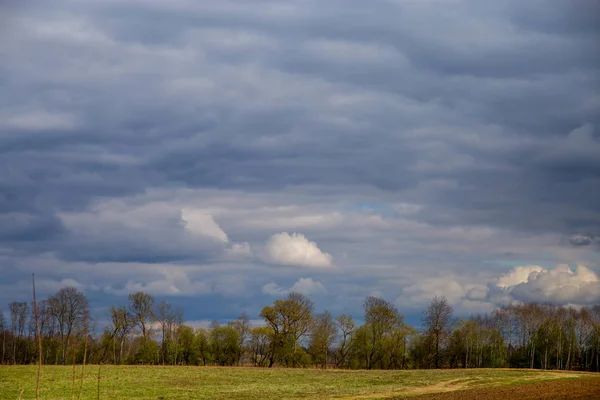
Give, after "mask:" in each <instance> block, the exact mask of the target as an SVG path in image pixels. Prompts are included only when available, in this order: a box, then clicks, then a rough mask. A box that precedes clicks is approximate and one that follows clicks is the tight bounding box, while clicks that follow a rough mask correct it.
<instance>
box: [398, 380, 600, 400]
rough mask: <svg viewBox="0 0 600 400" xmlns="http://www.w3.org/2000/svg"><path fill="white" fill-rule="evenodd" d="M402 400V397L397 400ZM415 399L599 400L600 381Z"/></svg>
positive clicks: (417, 398)
mask: <svg viewBox="0 0 600 400" xmlns="http://www.w3.org/2000/svg"><path fill="white" fill-rule="evenodd" d="M396 399H400V397H396ZM409 399H411V400H412V399H415V400H469V399H477V400H538V399H553V400H554V399H556V400H562V399H565V400H566V399H569V400H570V399H580V400H581V399H586V400H588V399H589V400H600V378H597V377H594V378H592V377H589V378H588V377H585V378H581V379H566V380H563V379H559V380H549V381H541V382H534V383H523V384H520V385H512V386H500V387H493V388H480V389H467V390H460V389H459V390H453V391H450V392H443V393H433V394H431V393H430V394H424V395H419V396H414V397H413V396H411V397H409Z"/></svg>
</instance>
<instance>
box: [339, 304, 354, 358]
mask: <svg viewBox="0 0 600 400" xmlns="http://www.w3.org/2000/svg"><path fill="white" fill-rule="evenodd" d="M335 322H336V324H337V327H338V329H339V330H340V332H341V339H342V340H341V342H340V345H339V347H338V349H337V359H336V363H335V366H336V367H340V366H342V365H344V364H345V363H346V360H347V358H348V353H349V351H350V335H352V332H354V329H356V324H355V323H354V321H353V320H352V316H351V315H346V314H342V315H340V316H339V317H337V318H336V320H335Z"/></svg>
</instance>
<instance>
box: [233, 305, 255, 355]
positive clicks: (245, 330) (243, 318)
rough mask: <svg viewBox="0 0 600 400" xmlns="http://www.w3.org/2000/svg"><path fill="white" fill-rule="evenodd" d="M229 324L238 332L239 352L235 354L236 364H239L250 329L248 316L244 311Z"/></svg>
mask: <svg viewBox="0 0 600 400" xmlns="http://www.w3.org/2000/svg"><path fill="white" fill-rule="evenodd" d="M229 326H230V327H232V328H233V329H235V331H236V332H237V333H238V350H239V354H238V356H237V364H238V365H239V364H240V363H241V362H242V357H243V356H244V348H245V345H246V341H247V340H248V337H249V336H250V331H251V329H252V328H251V326H250V318H248V314H246V313H245V312H244V313H242V314H241V315H240V316H239V317H238V319H236V320H235V321H231V322H230V323H229Z"/></svg>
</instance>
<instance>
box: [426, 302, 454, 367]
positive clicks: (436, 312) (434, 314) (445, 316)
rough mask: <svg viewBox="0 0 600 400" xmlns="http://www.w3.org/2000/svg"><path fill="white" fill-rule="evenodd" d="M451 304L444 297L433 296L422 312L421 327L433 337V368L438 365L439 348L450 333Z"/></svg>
mask: <svg viewBox="0 0 600 400" xmlns="http://www.w3.org/2000/svg"><path fill="white" fill-rule="evenodd" d="M452 312H453V310H452V306H451V305H450V303H448V300H447V299H446V298H445V297H437V296H436V297H434V298H433V300H432V301H431V303H430V304H429V306H428V307H427V309H426V310H425V313H424V314H423V328H424V330H425V331H426V332H427V334H428V335H429V336H430V337H431V338H432V339H433V346H434V360H435V368H439V367H440V359H441V354H440V348H441V346H442V345H443V343H444V340H445V339H446V338H447V337H448V336H449V334H450V328H451V325H450V323H451V321H452Z"/></svg>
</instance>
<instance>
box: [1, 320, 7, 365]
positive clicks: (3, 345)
mask: <svg viewBox="0 0 600 400" xmlns="http://www.w3.org/2000/svg"><path fill="white" fill-rule="evenodd" d="M7 330H8V327H7V326H6V319H5V318H4V313H3V312H2V311H0V332H1V333H2V359H1V360H0V365H2V364H4V360H5V357H6V331H7Z"/></svg>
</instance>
